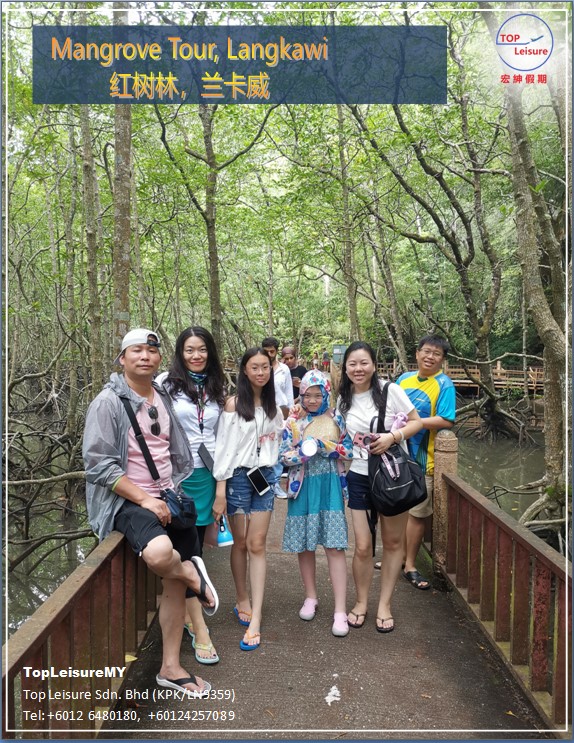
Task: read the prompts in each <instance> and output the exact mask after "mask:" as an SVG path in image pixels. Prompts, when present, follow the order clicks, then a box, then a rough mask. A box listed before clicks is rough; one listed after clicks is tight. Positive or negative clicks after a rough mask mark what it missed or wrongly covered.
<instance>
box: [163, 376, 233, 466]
mask: <svg viewBox="0 0 574 743" xmlns="http://www.w3.org/2000/svg"><path fill="white" fill-rule="evenodd" d="M167 374H168V373H167V372H163V373H162V374H160V375H159V376H158V377H157V379H156V380H155V381H156V382H157V383H158V384H163V382H165V380H166V378H167ZM172 402H173V408H174V410H175V413H176V415H177V417H178V418H179V422H180V423H181V425H182V428H183V430H184V431H185V435H186V436H187V440H188V441H189V445H190V447H191V453H192V455H193V466H194V468H195V469H199V468H200V467H204V466H205V465H204V464H203V462H202V461H201V457H200V456H199V455H198V453H197V450H198V449H199V447H200V445H201V443H202V442H203V443H204V444H205V446H206V447H207V450H208V451H209V453H210V454H211V456H212V457H213V454H214V452H215V434H216V433H217V422H218V421H219V416H220V415H221V411H222V408H220V407H219V405H218V404H217V403H216V402H214V401H213V400H206V402H205V407H204V409H203V435H202V433H201V430H200V427H199V418H200V417H201V409H199V410H198V406H197V405H196V404H195V403H194V402H192V401H191V400H190V399H189V397H188V396H187V395H185V394H184V393H183V392H178V394H177V395H176V396H175V398H173V397H172Z"/></svg>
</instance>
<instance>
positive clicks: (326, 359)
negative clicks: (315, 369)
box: [321, 348, 331, 374]
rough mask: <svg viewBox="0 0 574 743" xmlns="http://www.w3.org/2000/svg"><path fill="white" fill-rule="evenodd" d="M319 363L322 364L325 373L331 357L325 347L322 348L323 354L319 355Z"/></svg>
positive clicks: (328, 367) (329, 365)
mask: <svg viewBox="0 0 574 743" xmlns="http://www.w3.org/2000/svg"><path fill="white" fill-rule="evenodd" d="M321 363H322V365H323V372H324V373H325V374H327V372H328V371H329V369H330V367H331V357H330V356H329V352H328V351H327V349H326V348H324V349H323V355H322V357H321Z"/></svg>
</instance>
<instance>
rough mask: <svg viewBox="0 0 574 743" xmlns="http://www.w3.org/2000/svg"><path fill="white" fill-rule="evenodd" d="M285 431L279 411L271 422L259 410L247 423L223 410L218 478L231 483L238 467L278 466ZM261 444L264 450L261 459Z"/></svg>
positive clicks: (217, 453) (217, 445)
mask: <svg viewBox="0 0 574 743" xmlns="http://www.w3.org/2000/svg"><path fill="white" fill-rule="evenodd" d="M289 378H291V377H289ZM282 430H283V413H282V412H281V410H280V409H279V408H277V414H276V415H275V418H273V419H271V418H268V417H267V416H266V415H265V411H264V410H263V408H262V407H257V408H255V419H254V420H252V421H246V420H245V418H242V417H241V416H240V415H239V414H238V413H237V412H235V411H234V412H232V413H228V412H225V411H224V412H223V413H222V414H221V418H220V419H219V426H218V429H217V439H216V443H215V457H214V460H215V464H214V467H213V476H214V477H215V479H216V480H228V479H229V478H230V477H231V475H232V474H233V470H234V469H235V468H236V467H249V468H251V467H272V466H273V465H274V464H277V460H278V459H279V442H280V440H281V432H282ZM258 441H259V446H260V447H261V450H260V452H259V457H257V442H258Z"/></svg>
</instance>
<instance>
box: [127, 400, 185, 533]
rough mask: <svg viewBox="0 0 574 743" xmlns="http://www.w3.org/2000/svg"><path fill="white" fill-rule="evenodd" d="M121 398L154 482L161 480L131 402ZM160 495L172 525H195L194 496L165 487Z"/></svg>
mask: <svg viewBox="0 0 574 743" xmlns="http://www.w3.org/2000/svg"><path fill="white" fill-rule="evenodd" d="M120 400H121V401H122V403H123V406H124V408H125V409H126V413H127V414H128V418H129V419H130V423H131V424H132V428H133V429H134V434H135V437H136V441H137V442H138V444H139V447H140V449H141V450H142V454H143V456H144V459H145V462H146V464H147V466H148V469H149V473H150V475H151V476H152V479H153V480H154V482H159V480H160V476H159V472H158V471H157V467H156V466H155V462H154V461H153V458H152V456H151V453H150V450H149V448H148V445H147V442H146V440H145V437H144V435H143V433H142V430H141V428H140V424H139V423H138V420H137V418H136V414H135V413H134V410H133V408H132V406H131V403H130V402H129V400H128V399H127V398H126V397H120ZM159 497H160V498H161V499H162V500H163V501H165V503H166V504H167V507H168V508H169V511H170V513H171V524H170V525H171V526H172V527H173V528H174V529H190V528H191V527H192V526H195V522H196V520H197V511H196V510H195V503H194V502H193V499H192V498H190V497H189V496H188V495H185V493H176V492H175V490H173V488H164V489H163V490H160V493H159Z"/></svg>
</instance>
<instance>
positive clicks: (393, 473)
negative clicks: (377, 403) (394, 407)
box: [368, 382, 427, 533]
mask: <svg viewBox="0 0 574 743" xmlns="http://www.w3.org/2000/svg"><path fill="white" fill-rule="evenodd" d="M390 384H391V383H390V382H387V383H386V384H385V386H384V387H383V402H382V405H381V407H380V408H379V414H378V416H375V417H374V418H373V420H372V421H371V432H372V433H375V432H376V433H390V431H387V430H386V429H385V414H386V412H387V397H388V392H389V385H390ZM375 421H376V428H373V426H374V424H375ZM368 465H369V495H368V501H369V505H370V507H371V515H370V519H369V524H370V526H371V533H373V532H374V528H375V527H376V524H377V519H378V514H379V513H381V514H382V515H383V516H398V514H400V513H404V512H405V511H408V510H409V509H411V508H413V507H414V506H418V504H419V503H422V502H423V501H424V500H425V498H426V497H427V489H426V483H425V476H424V473H423V471H422V469H421V468H420V466H419V464H418V463H417V462H415V461H414V459H411V457H410V456H409V455H408V454H407V452H405V450H404V449H403V447H402V446H400V444H392V445H391V446H390V447H389V448H388V449H387V450H386V452H385V453H384V454H369V460H368Z"/></svg>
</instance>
